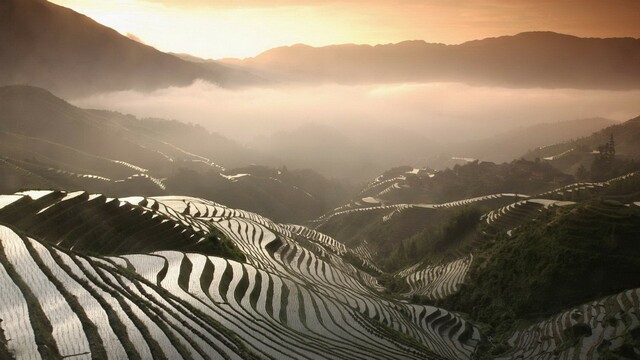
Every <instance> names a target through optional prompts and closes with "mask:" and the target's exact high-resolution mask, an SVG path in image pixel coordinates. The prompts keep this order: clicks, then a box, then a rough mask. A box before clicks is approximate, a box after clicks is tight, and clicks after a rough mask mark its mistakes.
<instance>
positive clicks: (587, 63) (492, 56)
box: [219, 32, 640, 89]
mask: <svg viewBox="0 0 640 360" xmlns="http://www.w3.org/2000/svg"><path fill="white" fill-rule="evenodd" d="M219 61H220V62H221V63H224V64H228V65H234V66H240V67H242V68H244V69H247V70H251V71H255V72H256V73H259V74H261V75H262V76H272V77H273V78H275V79H278V80H283V81H292V82H335V83H345V84H352V83H392V82H425V81H427V82H463V83H469V84H478V85H496V86H506V87H542V88H581V89H582V88H584V89H638V88H640V67H638V66H637V64H638V63H640V39H633V38H608V39H598V38H579V37H575V36H570V35H564V34H558V33H553V32H525V33H520V34H517V35H514V36H502V37H496V38H488V39H483V40H474V41H469V42H466V43H463V44H459V45H444V44H432V43H427V42H425V41H404V42H401V43H397V44H384V45H375V46H371V45H353V44H345V45H331V46H325V47H317V48H316V47H311V46H307V45H301V44H297V45H293V46H286V47H279V48H275V49H271V50H268V51H265V52H263V53H262V54H260V55H258V56H256V57H253V58H247V59H242V60H240V59H221V60H219Z"/></svg>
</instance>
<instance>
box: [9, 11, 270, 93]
mask: <svg viewBox="0 0 640 360" xmlns="http://www.w3.org/2000/svg"><path fill="white" fill-rule="evenodd" d="M196 79H202V80H206V81H209V82H212V83H215V84H219V85H221V86H239V85H243V84H248V83H254V82H259V81H261V80H260V79H258V78H257V77H256V76H253V75H251V74H249V73H247V72H244V71H238V70H234V69H230V68H227V67H225V66H224V65H220V64H214V63H210V64H207V66H203V65H201V64H194V63H192V62H187V61H183V60H181V59H179V58H177V57H175V56H173V55H169V54H166V53H163V52H160V51H158V50H156V49H154V48H152V47H150V46H147V45H143V44H140V43H138V42H136V41H133V40H131V39H129V38H127V37H125V36H123V35H121V34H119V33H118V32H116V31H114V30H112V29H110V28H108V27H105V26H102V25H100V24H98V23H97V22H95V21H93V20H92V19H90V18H88V17H86V16H84V15H81V14H78V13H76V12H74V11H72V10H70V9H67V8H64V7H61V6H58V5H55V4H53V3H50V2H48V1H45V0H4V1H2V2H1V3H0V85H14V84H27V85H34V86H39V87H44V88H46V89H48V90H51V91H54V92H56V93H60V94H64V95H67V96H79V95H86V94H90V93H96V92H106V91H116V90H128V89H136V90H152V89H157V88H162V87H169V86H187V85H189V84H191V83H192V82H193V81H194V80H196Z"/></svg>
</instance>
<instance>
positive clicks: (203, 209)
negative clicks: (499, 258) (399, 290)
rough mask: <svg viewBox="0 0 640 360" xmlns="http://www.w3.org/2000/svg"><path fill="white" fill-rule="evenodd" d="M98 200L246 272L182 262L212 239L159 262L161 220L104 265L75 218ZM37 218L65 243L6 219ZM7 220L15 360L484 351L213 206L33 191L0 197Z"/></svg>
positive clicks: (7, 349) (305, 248)
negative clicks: (221, 250) (234, 256)
mask: <svg viewBox="0 0 640 360" xmlns="http://www.w3.org/2000/svg"><path fill="white" fill-rule="evenodd" d="M71 199H75V201H69V200H71ZM92 202H97V204H102V205H101V206H104V205H106V204H109V203H111V204H112V206H113V207H116V208H117V207H123V206H125V207H128V208H130V209H131V210H135V212H136V215H132V216H140V215H143V214H146V215H147V217H149V218H150V219H152V218H153V217H154V216H155V217H160V218H163V219H164V220H163V221H165V222H166V223H168V224H169V225H173V226H165V228H171V227H186V228H189V229H190V230H191V231H192V232H194V233H195V234H206V233H209V232H210V231H214V232H215V233H216V234H219V235H218V236H219V237H225V238H227V239H229V240H230V241H231V242H232V243H233V244H234V246H236V247H238V248H239V249H240V250H241V251H242V253H243V254H244V255H245V256H246V262H238V261H235V260H231V259H228V258H224V257H220V256H216V255H206V254H203V253H202V252H192V251H194V249H193V248H191V250H188V249H189V247H190V246H191V245H192V244H193V243H194V242H195V243H196V244H197V243H200V242H201V241H211V240H198V237H199V236H196V237H195V238H190V237H185V238H183V239H182V240H180V239H179V238H176V239H175V241H176V243H175V246H174V247H175V248H176V249H181V250H160V249H161V247H158V246H162V245H159V244H155V239H156V238H157V237H155V236H150V235H151V234H152V233H153V230H152V229H153V228H157V227H159V226H160V224H161V222H156V225H151V224H150V225H149V226H150V227H145V229H147V230H148V233H147V235H146V236H140V237H139V238H138V241H136V242H133V243H132V242H130V241H126V240H125V239H126V237H124V236H125V235H115V236H113V237H111V238H110V240H109V241H111V242H114V241H115V242H117V243H119V244H121V246H119V247H117V250H115V251H111V250H110V251H109V252H108V253H109V256H105V255H98V254H93V255H88V254H87V253H86V250H84V251H83V249H82V246H80V245H79V244H82V243H83V241H82V240H81V239H82V238H83V237H85V238H86V235H87V234H88V231H91V229H90V227H86V226H84V224H83V222H82V221H81V220H82V219H83V216H84V215H83V214H85V212H84V211H74V210H75V209H76V208H77V207H81V208H85V209H89V208H94V206H92V205H91V204H90V203H92ZM128 212H134V211H128ZM38 213H41V214H43V215H42V216H45V215H46V214H54V213H55V214H65V218H66V219H67V220H68V221H67V222H66V224H67V225H66V226H68V227H67V228H66V229H68V232H67V233H66V234H64V236H63V235H62V234H60V233H57V234H56V231H57V230H58V229H59V228H51V227H48V230H47V227H46V226H40V225H39V224H38V222H28V221H27V222H25V221H22V222H20V223H16V222H15V220H14V221H12V220H10V219H11V218H12V219H17V220H18V221H19V220H20V219H22V218H23V216H24V217H32V216H38V215H37V214H38ZM0 216H3V217H4V219H3V222H4V223H5V224H7V225H8V226H9V227H7V226H5V225H3V226H1V227H0V283H1V284H2V289H3V292H2V294H1V295H0V297H1V298H2V302H0V304H2V305H0V319H2V329H3V336H2V337H0V340H2V341H1V342H0V349H2V351H4V353H5V354H7V353H8V354H11V355H13V356H16V357H20V358H22V357H30V358H51V357H69V356H74V357H78V358H92V357H104V358H124V357H128V358H150V357H151V356H153V357H154V358H155V357H159V358H186V359H191V358H230V359H240V358H242V359H253V358H263V357H267V358H277V359H285V358H286V359H290V358H291V359H297V358H326V359H344V358H350V359H360V358H362V359H390V358H398V359H414V358H415V359H422V358H425V357H427V358H456V359H465V358H471V356H473V354H474V353H475V351H476V348H477V346H478V344H479V342H480V340H481V339H480V333H479V331H478V329H476V328H475V327H473V326H472V325H471V324H469V323H467V322H466V321H465V320H464V319H462V318H461V317H460V316H458V315H456V314H453V313H449V312H447V311H446V310H444V309H440V308H436V307H432V306H423V305H413V304H408V303H404V302H401V301H398V300H394V299H392V298H388V297H385V296H381V295H380V294H379V293H378V292H377V291H378V290H377V289H379V288H380V285H379V284H378V283H377V281H376V280H375V279H374V278H372V277H371V276H370V275H368V274H367V273H364V272H362V271H360V270H358V269H356V268H354V267H353V266H351V265H350V264H349V263H347V262H345V261H344V260H343V259H342V257H341V256H340V255H339V254H338V253H336V252H334V251H333V250H332V248H331V247H329V246H326V245H325V244H324V243H323V242H321V241H319V240H318V238H317V237H314V236H303V235H301V234H299V233H297V234H295V235H294V234H293V233H292V232H291V231H290V230H289V229H288V227H286V226H282V225H279V224H277V223H274V222H272V221H270V220H269V219H266V218H263V217H261V216H259V215H256V214H254V213H250V212H246V211H243V210H236V209H231V208H227V207H225V206H222V205H220V204H217V203H213V202H211V201H207V200H202V199H195V198H185V197H157V198H144V197H133V198H126V199H115V198H111V199H108V198H105V197H101V196H100V195H90V194H86V193H82V194H73V193H60V192H51V191H31V192H25V193H19V194H14V195H9V196H2V197H0ZM7 216H8V217H9V218H7ZM111 219H113V220H114V221H116V222H115V223H113V225H114V226H115V227H117V228H119V229H120V231H123V232H124V233H126V232H127V231H129V230H127V229H130V230H133V231H134V232H135V230H136V229H138V227H137V225H138V221H136V220H135V219H132V218H129V217H128V216H118V215H116V214H113V215H112V218H111ZM116 219H118V220H116ZM128 220H133V221H132V222H128ZM176 232H177V231H176ZM35 233H37V234H38V236H36V235H35ZM124 233H122V234H124ZM121 236H122V237H121ZM85 243H86V242H85ZM127 244H129V245H132V246H151V248H148V249H147V251H151V250H153V248H154V247H155V249H156V251H154V252H152V253H149V252H137V251H139V250H141V249H140V248H137V249H136V248H128V247H127ZM136 244H137V245H136ZM185 245H186V247H185ZM76 248H77V249H76ZM107 249H108V248H107ZM6 304H11V307H8V306H5V305H6ZM152 354H153V355H152Z"/></svg>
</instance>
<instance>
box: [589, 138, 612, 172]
mask: <svg viewBox="0 0 640 360" xmlns="http://www.w3.org/2000/svg"><path fill="white" fill-rule="evenodd" d="M615 158H616V143H615V140H614V138H613V134H611V136H610V137H609V141H608V142H607V143H605V144H603V145H600V146H598V153H597V154H596V157H595V159H594V160H593V163H592V164H591V179H592V180H595V181H601V180H604V179H607V178H611V177H613V176H614V175H615V174H614V170H615V169H614V162H615Z"/></svg>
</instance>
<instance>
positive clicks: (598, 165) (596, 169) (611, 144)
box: [576, 134, 640, 181]
mask: <svg viewBox="0 0 640 360" xmlns="http://www.w3.org/2000/svg"><path fill="white" fill-rule="evenodd" d="M638 169H640V164H639V163H638V162H637V161H634V160H628V159H621V158H619V157H617V156H616V143H615V139H614V138H613V134H611V136H610V137H609V141H607V142H606V143H604V144H602V145H600V146H598V150H597V152H596V154H595V157H594V158H593V161H592V162H591V166H590V168H589V169H587V167H586V166H584V165H580V167H579V168H578V170H577V171H576V179H577V180H579V181H605V180H607V179H611V178H614V177H617V176H620V175H624V174H627V173H630V172H632V171H635V170H638Z"/></svg>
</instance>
